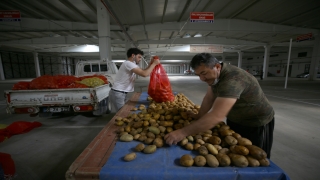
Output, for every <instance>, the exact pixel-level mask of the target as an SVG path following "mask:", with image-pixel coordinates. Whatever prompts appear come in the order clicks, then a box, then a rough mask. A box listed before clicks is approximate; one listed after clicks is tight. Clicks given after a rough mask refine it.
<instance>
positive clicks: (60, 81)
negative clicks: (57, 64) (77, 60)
mask: <svg viewBox="0 0 320 180" xmlns="http://www.w3.org/2000/svg"><path fill="white" fill-rule="evenodd" d="M54 79H55V82H56V83H57V85H58V88H59V89H62V88H68V86H70V85H71V84H73V83H75V82H76V81H78V78H77V77H75V76H70V75H56V76H54Z"/></svg>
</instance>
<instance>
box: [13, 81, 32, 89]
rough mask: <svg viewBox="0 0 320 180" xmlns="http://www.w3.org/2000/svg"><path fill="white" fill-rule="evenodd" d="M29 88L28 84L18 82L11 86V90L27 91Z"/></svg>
mask: <svg viewBox="0 0 320 180" xmlns="http://www.w3.org/2000/svg"><path fill="white" fill-rule="evenodd" d="M29 86H30V82H25V81H20V82H17V83H16V84H14V85H13V87H12V90H27V89H29Z"/></svg>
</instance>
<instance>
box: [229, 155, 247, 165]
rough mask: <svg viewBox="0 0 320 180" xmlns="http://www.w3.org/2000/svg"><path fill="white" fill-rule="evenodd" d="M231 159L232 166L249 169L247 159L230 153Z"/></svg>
mask: <svg viewBox="0 0 320 180" xmlns="http://www.w3.org/2000/svg"><path fill="white" fill-rule="evenodd" d="M229 157H230V159H231V162H232V164H233V165H235V166H237V167H247V166H248V165H249V162H248V160H247V158H246V157H245V156H243V155H239V154H232V153H230V154H229Z"/></svg>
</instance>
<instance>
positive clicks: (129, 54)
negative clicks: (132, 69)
mask: <svg viewBox="0 0 320 180" xmlns="http://www.w3.org/2000/svg"><path fill="white" fill-rule="evenodd" d="M132 54H134V55H138V54H141V55H142V56H143V51H141V50H140V49H138V48H130V49H128V51H127V57H128V58H129V57H130V56H131V55H132Z"/></svg>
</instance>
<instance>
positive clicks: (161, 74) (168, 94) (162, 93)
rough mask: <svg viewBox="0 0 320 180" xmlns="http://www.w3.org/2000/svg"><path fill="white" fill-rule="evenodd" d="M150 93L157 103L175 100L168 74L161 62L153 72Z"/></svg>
mask: <svg viewBox="0 0 320 180" xmlns="http://www.w3.org/2000/svg"><path fill="white" fill-rule="evenodd" d="M148 94H149V96H150V97H152V99H153V100H154V101H156V102H157V103H160V102H166V101H173V100H174V95H173V93H172V89H171V84H170V81H169V78H168V75H167V73H166V71H165V70H164V68H163V66H162V65H161V64H159V65H157V66H156V67H155V68H154V69H153V70H152V72H151V75H150V83H149V88H148Z"/></svg>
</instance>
